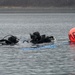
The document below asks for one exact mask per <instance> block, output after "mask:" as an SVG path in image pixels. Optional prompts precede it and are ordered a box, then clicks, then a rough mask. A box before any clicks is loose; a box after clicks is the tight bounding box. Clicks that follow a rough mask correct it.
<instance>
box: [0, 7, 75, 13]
mask: <svg viewBox="0 0 75 75" xmlns="http://www.w3.org/2000/svg"><path fill="white" fill-rule="evenodd" d="M0 13H75V8H67V7H66V8H63V7H62V8H57V7H50V8H43V7H41V8H39V7H33V8H32V7H26V8H23V7H10V8H9V7H2V8H0Z"/></svg>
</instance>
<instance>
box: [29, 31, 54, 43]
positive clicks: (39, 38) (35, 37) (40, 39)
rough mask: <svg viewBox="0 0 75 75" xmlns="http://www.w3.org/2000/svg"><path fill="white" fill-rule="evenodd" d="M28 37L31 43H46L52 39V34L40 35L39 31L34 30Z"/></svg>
mask: <svg viewBox="0 0 75 75" xmlns="http://www.w3.org/2000/svg"><path fill="white" fill-rule="evenodd" d="M30 38H31V41H30V42H32V43H33V44H39V43H48V42H52V40H54V37H53V36H46V35H40V33H39V32H34V33H33V34H30Z"/></svg>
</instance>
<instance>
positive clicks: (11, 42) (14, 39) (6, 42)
mask: <svg viewBox="0 0 75 75" xmlns="http://www.w3.org/2000/svg"><path fill="white" fill-rule="evenodd" d="M18 42H19V39H18V38H17V37H16V36H13V35H11V36H10V37H8V39H5V38H3V39H1V40H0V44H2V45H14V44H16V43H18Z"/></svg>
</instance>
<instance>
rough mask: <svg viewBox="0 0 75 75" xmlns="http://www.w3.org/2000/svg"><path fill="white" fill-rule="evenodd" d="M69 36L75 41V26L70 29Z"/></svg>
mask: <svg viewBox="0 0 75 75" xmlns="http://www.w3.org/2000/svg"><path fill="white" fill-rule="evenodd" d="M68 36H69V40H70V42H75V28H72V29H71V30H70V31H69V33H68Z"/></svg>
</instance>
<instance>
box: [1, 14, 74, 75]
mask: <svg viewBox="0 0 75 75" xmlns="http://www.w3.org/2000/svg"><path fill="white" fill-rule="evenodd" d="M73 27H75V13H3V14H2V13H0V38H2V37H4V36H6V35H9V34H12V35H16V36H17V37H19V38H29V33H33V32H34V31H39V32H40V33H41V34H46V35H53V36H54V37H55V38H56V41H55V42H54V44H55V45H56V48H53V49H42V50H34V51H33V50H21V49H19V48H16V47H15V46H14V47H10V46H8V47H7V46H4V47H2V46H1V47H0V75H72V74H75V45H73V44H69V43H68V41H69V40H68V32H69V30H70V29H71V28H73ZM24 45H25V46H26V44H24ZM24 45H23V46H24ZM19 46H20V45H19ZM20 47H22V45H21V46H20Z"/></svg>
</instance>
